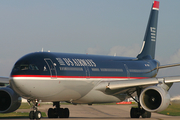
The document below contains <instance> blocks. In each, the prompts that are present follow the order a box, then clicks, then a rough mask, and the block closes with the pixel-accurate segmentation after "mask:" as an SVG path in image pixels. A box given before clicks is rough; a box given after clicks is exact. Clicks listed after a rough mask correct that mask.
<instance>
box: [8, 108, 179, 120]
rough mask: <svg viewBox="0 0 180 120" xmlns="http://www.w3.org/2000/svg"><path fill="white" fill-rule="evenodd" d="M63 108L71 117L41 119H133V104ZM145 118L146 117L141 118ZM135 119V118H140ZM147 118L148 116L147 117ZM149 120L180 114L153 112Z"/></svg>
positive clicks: (167, 119)
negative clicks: (67, 109) (66, 109)
mask: <svg viewBox="0 0 180 120" xmlns="http://www.w3.org/2000/svg"><path fill="white" fill-rule="evenodd" d="M50 107H52V105H41V107H39V109H38V110H39V111H41V112H45V113H46V114H47V111H48V109H49V108H50ZM61 107H62V108H69V111H70V117H69V118H63V119H62V118H53V119H49V118H47V117H45V118H42V119H41V120H43V119H45V120H60V119H61V120H132V119H131V118H130V109H131V107H132V105H92V106H88V105H61ZM29 111H30V109H18V110H17V111H16V112H29ZM19 119H20V120H29V118H19ZM19 119H17V118H15V119H13V118H11V119H6V120H19ZM139 119H142V120H143V119H144V118H139ZM139 119H134V118H133V120H139ZM146 120H147V118H146ZM148 120H180V116H178V117H172V116H168V115H161V114H157V113H152V115H151V118H148Z"/></svg>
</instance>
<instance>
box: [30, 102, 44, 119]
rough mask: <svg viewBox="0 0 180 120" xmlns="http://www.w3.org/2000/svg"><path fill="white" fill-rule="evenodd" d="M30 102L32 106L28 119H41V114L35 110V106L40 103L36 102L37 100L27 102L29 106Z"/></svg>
mask: <svg viewBox="0 0 180 120" xmlns="http://www.w3.org/2000/svg"><path fill="white" fill-rule="evenodd" d="M31 102H32V104H33V105H32V106H33V111H30V113H29V118H30V119H31V120H34V119H36V120H40V119H41V117H42V115H41V112H40V111H38V110H37V106H38V104H39V102H40V101H38V100H32V101H31V100H28V103H29V104H30V105H31Z"/></svg>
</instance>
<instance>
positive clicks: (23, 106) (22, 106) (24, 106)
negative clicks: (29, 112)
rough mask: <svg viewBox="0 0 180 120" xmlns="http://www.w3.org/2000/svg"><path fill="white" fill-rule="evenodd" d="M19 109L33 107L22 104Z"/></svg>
mask: <svg viewBox="0 0 180 120" xmlns="http://www.w3.org/2000/svg"><path fill="white" fill-rule="evenodd" d="M19 109H31V106H30V105H29V104H28V103H21V106H20V107H19Z"/></svg>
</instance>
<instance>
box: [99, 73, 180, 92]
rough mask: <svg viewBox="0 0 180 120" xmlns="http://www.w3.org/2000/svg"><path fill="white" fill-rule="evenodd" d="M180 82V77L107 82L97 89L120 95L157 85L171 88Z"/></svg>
mask: <svg viewBox="0 0 180 120" xmlns="http://www.w3.org/2000/svg"><path fill="white" fill-rule="evenodd" d="M174 82H180V76H173V77H156V78H147V79H131V80H116V81H111V80H105V81H101V83H100V84H99V85H98V86H97V89H98V90H100V91H102V92H104V93H106V94H109V95H115V94H120V93H133V92H134V91H136V88H137V87H138V88H142V89H143V88H146V87H148V86H152V85H157V84H163V83H164V84H166V85H167V86H168V85H170V86H169V88H170V87H171V85H172V83H174ZM169 88H168V89H169Z"/></svg>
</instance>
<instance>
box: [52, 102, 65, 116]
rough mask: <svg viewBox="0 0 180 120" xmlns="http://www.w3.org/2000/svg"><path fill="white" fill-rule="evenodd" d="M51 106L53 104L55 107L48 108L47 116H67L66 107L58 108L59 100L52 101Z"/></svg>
mask: <svg viewBox="0 0 180 120" xmlns="http://www.w3.org/2000/svg"><path fill="white" fill-rule="evenodd" d="M53 106H55V107H56V108H54V109H53V108H49V110H48V118H58V117H59V118H69V109H68V108H60V103H59V102H53Z"/></svg>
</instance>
